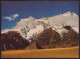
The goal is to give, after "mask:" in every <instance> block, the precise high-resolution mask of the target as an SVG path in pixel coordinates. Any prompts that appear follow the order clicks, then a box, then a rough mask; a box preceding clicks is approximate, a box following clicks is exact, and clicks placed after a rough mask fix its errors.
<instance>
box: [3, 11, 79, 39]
mask: <svg viewBox="0 0 80 59" xmlns="http://www.w3.org/2000/svg"><path fill="white" fill-rule="evenodd" d="M65 25H69V26H72V28H73V29H74V30H75V31H76V32H78V33H79V16H78V15H77V14H75V13H71V12H66V13H64V14H60V15H56V16H52V17H42V18H40V19H35V18H34V17H32V16H30V17H29V18H25V19H21V20H20V21H19V22H18V23H17V24H16V26H15V27H14V28H13V29H5V30H2V31H1V33H6V32H8V31H17V32H19V33H20V34H21V36H22V37H24V38H25V39H27V40H29V39H30V38H33V37H35V36H37V35H38V34H40V33H41V32H42V31H43V30H44V29H46V28H50V27H51V28H52V29H53V30H55V31H57V32H58V33H59V34H61V32H63V31H64V32H67V31H68V30H66V29H65V28H63V26H65Z"/></svg>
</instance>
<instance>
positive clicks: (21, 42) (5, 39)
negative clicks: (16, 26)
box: [1, 31, 29, 50]
mask: <svg viewBox="0 0 80 59" xmlns="http://www.w3.org/2000/svg"><path fill="white" fill-rule="evenodd" d="M1 43H2V45H1V50H16V49H24V48H25V47H26V46H28V45H29V42H28V41H27V40H25V39H24V38H23V37H22V36H21V35H20V34H19V33H17V32H14V31H11V32H8V33H4V34H2V36H1Z"/></svg>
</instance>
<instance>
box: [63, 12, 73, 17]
mask: <svg viewBox="0 0 80 59" xmlns="http://www.w3.org/2000/svg"><path fill="white" fill-rule="evenodd" d="M71 14H72V13H71V12H70V11H68V12H66V13H64V14H63V16H71Z"/></svg>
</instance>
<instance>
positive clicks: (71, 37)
mask: <svg viewBox="0 0 80 59" xmlns="http://www.w3.org/2000/svg"><path fill="white" fill-rule="evenodd" d="M65 28H66V29H67V30H68V32H67V33H62V36H63V40H62V42H63V43H65V45H63V46H64V47H66V46H69V47H72V46H79V34H78V33H77V32H76V31H74V30H73V29H72V28H71V27H70V26H66V27H65Z"/></svg>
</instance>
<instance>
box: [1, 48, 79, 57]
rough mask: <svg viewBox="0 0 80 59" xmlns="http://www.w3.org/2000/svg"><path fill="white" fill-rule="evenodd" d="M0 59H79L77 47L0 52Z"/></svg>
mask: <svg viewBox="0 0 80 59" xmlns="http://www.w3.org/2000/svg"><path fill="white" fill-rule="evenodd" d="M2 58H79V47H71V48H55V49H42V50H41V49H39V50H10V51H2Z"/></svg>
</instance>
